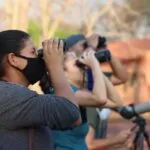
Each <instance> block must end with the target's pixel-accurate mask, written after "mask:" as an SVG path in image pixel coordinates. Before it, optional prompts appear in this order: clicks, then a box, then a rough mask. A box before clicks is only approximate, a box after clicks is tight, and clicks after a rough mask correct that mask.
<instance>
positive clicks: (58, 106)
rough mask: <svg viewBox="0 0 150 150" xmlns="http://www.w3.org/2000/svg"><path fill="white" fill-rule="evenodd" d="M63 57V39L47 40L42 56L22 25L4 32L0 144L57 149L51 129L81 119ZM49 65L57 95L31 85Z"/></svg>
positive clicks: (6, 149)
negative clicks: (44, 92) (36, 90)
mask: <svg viewBox="0 0 150 150" xmlns="http://www.w3.org/2000/svg"><path fill="white" fill-rule="evenodd" d="M62 61H63V41H60V44H59V40H56V39H49V40H46V41H44V42H43V59H41V58H39V57H38V56H37V55H36V48H35V45H34V43H33V41H32V39H31V37H30V35H29V34H27V33H25V32H23V31H19V30H6V31H2V32H0V149H3V150H17V149H18V150H53V149H54V146H53V141H52V136H51V129H58V130H65V129H68V128H73V127H74V126H78V125H80V124H81V116H80V112H79V108H78V104H77V100H76V97H75V95H74V93H73V91H72V90H71V89H70V86H69V84H68V81H67V80H66V78H65V75H64V71H63V65H62ZM45 68H46V69H45ZM45 70H47V72H48V73H49V78H50V79H51V81H52V83H53V88H54V89H55V96H51V95H39V94H37V93H36V92H34V91H31V90H29V89H28V86H29V84H34V83H35V82H37V81H39V80H40V79H41V77H42V76H43V74H45ZM56 74H57V76H56Z"/></svg>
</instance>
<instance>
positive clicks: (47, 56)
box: [42, 38, 63, 68]
mask: <svg viewBox="0 0 150 150" xmlns="http://www.w3.org/2000/svg"><path fill="white" fill-rule="evenodd" d="M42 46H43V59H44V61H45V63H46V66H47V67H48V68H57V67H58V66H62V62H63V41H62V40H59V39H54V38H52V39H49V40H45V41H44V42H43V43H42Z"/></svg>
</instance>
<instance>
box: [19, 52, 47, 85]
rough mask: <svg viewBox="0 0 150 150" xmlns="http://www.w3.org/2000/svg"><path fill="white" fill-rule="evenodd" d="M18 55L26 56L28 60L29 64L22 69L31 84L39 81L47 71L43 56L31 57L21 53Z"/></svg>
mask: <svg viewBox="0 0 150 150" xmlns="http://www.w3.org/2000/svg"><path fill="white" fill-rule="evenodd" d="M17 56H18V55H17ZM18 57H21V58H24V59H26V60H27V61H28V63H27V66H26V67H25V68H24V69H23V70H21V72H23V74H24V76H25V77H26V78H27V80H28V81H29V82H30V83H31V84H34V83H36V82H37V81H39V80H40V79H41V78H42V76H43V75H44V73H45V72H46V69H45V63H44V60H43V59H42V58H29V57H25V56H21V55H19V56H18Z"/></svg>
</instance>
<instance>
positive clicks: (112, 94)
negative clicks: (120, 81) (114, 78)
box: [103, 75, 123, 106]
mask: <svg viewBox="0 0 150 150" xmlns="http://www.w3.org/2000/svg"><path fill="white" fill-rule="evenodd" d="M103 77H104V82H105V85H106V90H107V97H108V99H110V100H111V101H112V102H114V103H115V104H116V105H117V106H121V105H122V104H123V101H122V99H121V98H120V96H119V94H118V92H117V91H116V89H115V87H114V86H113V85H112V83H111V82H110V81H109V80H108V79H107V77H105V75H103Z"/></svg>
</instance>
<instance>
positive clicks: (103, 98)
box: [40, 35, 131, 150]
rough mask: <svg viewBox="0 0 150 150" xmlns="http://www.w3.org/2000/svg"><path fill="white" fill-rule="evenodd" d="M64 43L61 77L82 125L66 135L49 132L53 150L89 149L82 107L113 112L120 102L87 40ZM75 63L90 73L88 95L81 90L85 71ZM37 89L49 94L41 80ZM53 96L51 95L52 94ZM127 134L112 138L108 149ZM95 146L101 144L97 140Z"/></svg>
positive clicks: (75, 38) (77, 37)
mask: <svg viewBox="0 0 150 150" xmlns="http://www.w3.org/2000/svg"><path fill="white" fill-rule="evenodd" d="M64 41H65V46H66V49H67V50H66V54H65V56H64V73H65V75H66V78H67V79H68V81H69V82H70V86H71V88H72V90H73V91H74V92H75V96H76V100H77V103H78V104H79V106H80V112H81V117H82V124H81V125H80V126H78V127H75V128H73V129H69V130H66V131H57V130H55V131H53V136H54V141H55V148H56V150H63V149H64V150H65V149H74V150H79V149H82V150H86V149H88V148H89V149H91V148H90V147H89V143H87V144H86V142H85V138H86V135H87V133H88V128H89V126H88V120H87V115H86V108H85V107H95V108H96V107H108V108H113V107H116V106H121V105H122V101H121V99H120V97H119V95H118V93H117V92H116V90H115V89H114V87H113V85H112V83H111V82H110V81H109V80H108V79H107V78H106V77H105V76H104V75H103V73H102V69H101V65H100V63H99V62H98V60H97V59H96V57H95V52H94V49H93V48H91V47H90V46H87V39H86V38H85V37H84V36H83V35H73V36H70V37H68V38H67V39H65V40H64ZM77 62H80V63H82V64H84V65H85V66H86V67H85V68H90V69H91V70H92V73H93V80H94V85H93V89H92V90H91V91H90V90H88V89H87V88H86V87H84V86H85V81H84V80H85V70H86V69H85V68H84V69H83V68H82V67H80V66H78V64H77ZM119 66H120V65H119ZM117 82H118V81H117ZM40 85H41V87H42V89H43V91H44V92H45V93H47V94H48V93H49V94H50V93H51V90H49V89H50V88H49V87H48V84H47V83H46V80H45V79H44V78H43V79H42V80H41V83H40ZM46 85H47V87H46ZM53 92H54V91H53ZM53 92H52V93H51V94H55V92H54V93H53ZM90 128H91V126H90ZM89 131H90V130H89ZM90 134H91V133H90ZM130 134H131V131H125V132H122V133H121V134H119V135H118V137H116V141H115V140H114V141H112V140H111V141H112V142H111V141H110V145H111V146H112V145H113V144H114V145H116V144H119V143H122V142H125V141H127V138H128V137H129V136H130ZM118 139H119V140H118ZM93 140H94V139H93ZM99 142H101V141H100V140H99ZM99 145H100V144H99ZM101 145H102V146H101V148H103V147H105V146H106V147H108V146H110V145H109V143H107V142H105V143H104V142H103V143H101ZM97 146H98V145H97Z"/></svg>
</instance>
